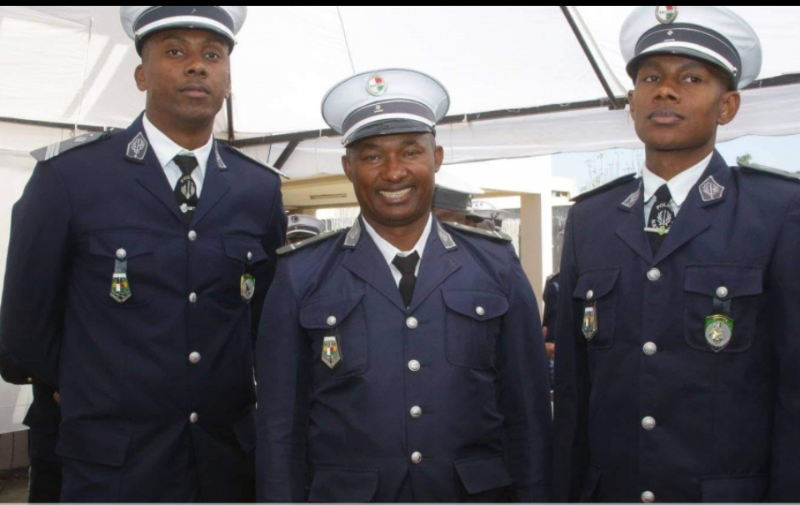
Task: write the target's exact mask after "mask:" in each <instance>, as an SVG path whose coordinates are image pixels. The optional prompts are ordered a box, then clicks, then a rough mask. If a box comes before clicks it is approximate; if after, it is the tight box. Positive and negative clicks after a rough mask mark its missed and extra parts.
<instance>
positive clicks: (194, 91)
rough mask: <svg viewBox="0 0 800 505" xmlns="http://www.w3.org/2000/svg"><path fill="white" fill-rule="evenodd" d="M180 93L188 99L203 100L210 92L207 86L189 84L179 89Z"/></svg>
mask: <svg viewBox="0 0 800 505" xmlns="http://www.w3.org/2000/svg"><path fill="white" fill-rule="evenodd" d="M180 92H181V94H182V95H185V96H188V97H190V98H205V97H207V96H209V95H210V94H211V90H210V89H208V86H204V85H202V84H190V85H188V86H185V87H183V88H181V90H180Z"/></svg>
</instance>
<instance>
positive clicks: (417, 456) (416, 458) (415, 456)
mask: <svg viewBox="0 0 800 505" xmlns="http://www.w3.org/2000/svg"><path fill="white" fill-rule="evenodd" d="M411 462H412V463H414V464H415V465H419V464H420V463H422V453H421V452H415V453H414V454H412V455H411Z"/></svg>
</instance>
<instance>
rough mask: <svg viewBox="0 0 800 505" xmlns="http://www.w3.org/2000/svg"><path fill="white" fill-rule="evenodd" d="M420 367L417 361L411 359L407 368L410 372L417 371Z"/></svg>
mask: <svg viewBox="0 0 800 505" xmlns="http://www.w3.org/2000/svg"><path fill="white" fill-rule="evenodd" d="M420 368H422V366H421V365H420V364H419V361H417V360H415V359H412V360H411V361H409V362H408V369H409V370H411V371H412V372H419V369H420Z"/></svg>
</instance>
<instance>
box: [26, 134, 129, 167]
mask: <svg viewBox="0 0 800 505" xmlns="http://www.w3.org/2000/svg"><path fill="white" fill-rule="evenodd" d="M112 131H114V129H113V128H111V129H109V130H108V131H104V132H94V133H86V134H84V135H80V136H78V137H74V138H71V139H69V140H64V141H63V142H56V143H55V144H50V145H49V146H47V147H42V148H39V149H36V150H35V151H31V156H33V157H34V158H35V159H36V161H47V160H49V159H52V158H55V157H56V156H58V155H60V154H64V153H65V152H67V151H71V150H73V149H75V148H78V147H83V146H88V145H89V144H93V143H95V142H97V141H98V140H100V139H103V140H105V139H107V138H110V137H111V132H112Z"/></svg>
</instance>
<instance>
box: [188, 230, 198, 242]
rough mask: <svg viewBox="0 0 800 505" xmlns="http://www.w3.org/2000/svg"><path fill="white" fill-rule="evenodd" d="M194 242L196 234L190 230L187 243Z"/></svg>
mask: <svg viewBox="0 0 800 505" xmlns="http://www.w3.org/2000/svg"><path fill="white" fill-rule="evenodd" d="M195 240H197V232H196V231H194V230H192V231H190V232H189V241H190V242H194V241H195Z"/></svg>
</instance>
